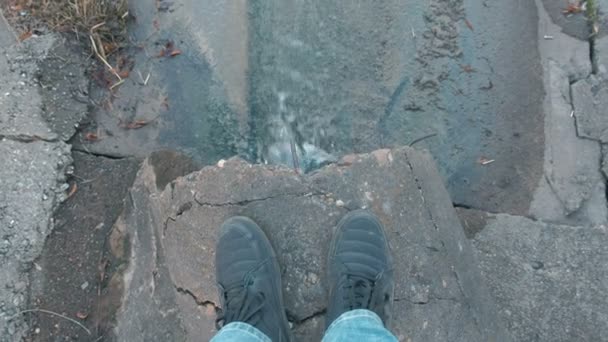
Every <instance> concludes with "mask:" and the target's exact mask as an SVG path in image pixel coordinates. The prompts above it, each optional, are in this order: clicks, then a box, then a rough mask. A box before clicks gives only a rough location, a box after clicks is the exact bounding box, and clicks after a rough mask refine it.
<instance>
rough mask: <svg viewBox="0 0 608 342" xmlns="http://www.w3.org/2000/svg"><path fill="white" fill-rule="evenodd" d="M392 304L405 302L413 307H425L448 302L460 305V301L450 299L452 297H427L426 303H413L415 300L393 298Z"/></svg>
mask: <svg viewBox="0 0 608 342" xmlns="http://www.w3.org/2000/svg"><path fill="white" fill-rule="evenodd" d="M393 301H394V302H401V301H405V302H409V303H411V304H414V305H427V304H430V303H432V302H434V301H438V302H439V301H448V302H452V303H458V304H462V302H461V301H459V300H458V299H457V298H452V297H435V296H429V297H428V300H427V301H415V300H411V299H410V298H408V297H399V298H395V299H394V300H393Z"/></svg>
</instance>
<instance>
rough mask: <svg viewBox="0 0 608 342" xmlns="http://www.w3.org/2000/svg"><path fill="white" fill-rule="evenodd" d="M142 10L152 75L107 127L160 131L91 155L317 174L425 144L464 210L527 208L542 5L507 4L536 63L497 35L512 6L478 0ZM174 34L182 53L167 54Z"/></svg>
mask: <svg viewBox="0 0 608 342" xmlns="http://www.w3.org/2000/svg"><path fill="white" fill-rule="evenodd" d="M469 2H470V3H469ZM157 3H160V4H161V6H160V7H159V9H157ZM131 6H132V7H133V8H132V10H131V11H132V14H133V15H134V16H135V17H136V21H135V23H134V24H133V27H132V29H131V32H132V35H133V40H134V41H135V42H136V43H138V44H139V46H140V47H141V46H143V49H142V48H139V49H137V50H136V51H134V54H135V56H136V57H135V69H136V71H138V72H141V73H142V74H143V76H144V77H145V76H146V75H147V74H148V73H150V74H151V75H152V76H151V78H150V81H149V82H147V84H146V86H142V84H141V82H133V83H132V84H126V85H124V86H122V87H121V90H120V92H121V94H122V96H120V98H119V99H117V100H116V101H115V106H114V108H115V111H114V112H113V113H110V114H111V115H110V114H107V113H106V114H103V113H100V114H99V115H98V117H97V119H98V121H99V122H100V123H101V125H102V126H104V127H111V126H112V125H115V121H116V116H119V117H127V118H138V117H141V116H145V117H156V116H159V120H158V124H157V125H155V126H153V127H149V128H147V129H148V130H147V131H144V130H140V131H133V132H126V133H124V132H123V133H121V132H118V131H117V130H113V131H112V133H113V137H114V138H113V139H107V140H106V141H100V142H99V143H97V144H96V145H95V146H91V147H90V148H93V149H98V151H99V152H106V153H107V152H116V153H118V154H120V153H121V149H126V152H125V154H128V153H129V152H132V151H141V152H142V153H141V154H142V155H145V153H147V152H148V150H154V149H158V148H162V147H170V148H176V149H180V150H182V151H185V152H186V153H188V154H190V155H191V156H193V157H195V158H196V159H198V160H199V161H201V162H202V163H204V164H211V163H215V162H216V161H217V160H218V159H221V158H227V157H230V156H232V155H235V154H239V155H241V156H243V157H245V158H247V159H249V160H251V161H253V162H267V163H280V164H285V165H287V166H289V167H297V168H300V169H302V170H304V171H311V170H314V169H315V168H317V167H320V166H322V165H324V164H326V163H329V162H332V161H335V160H336V159H337V158H339V157H340V156H342V155H344V154H347V153H358V152H369V151H372V150H374V149H378V148H384V147H392V146H397V145H408V144H411V143H412V142H416V147H419V148H427V149H429V150H430V151H431V153H432V154H433V156H434V157H435V159H436V160H437V163H438V165H439V168H440V170H441V172H442V174H443V176H444V178H445V181H446V185H447V187H448V189H449V190H450V192H451V195H452V198H453V199H454V201H455V202H457V203H460V204H463V205H467V206H473V207H478V208H483V209H486V210H490V211H499V209H501V211H507V212H514V213H523V212H525V211H526V210H527V203H528V202H529V198H530V197H531V192H532V189H533V188H534V187H535V186H536V182H537V179H538V176H539V175H540V172H541V170H542V158H532V157H531V156H542V150H543V138H542V137H543V134H542V128H543V126H542V111H541V110H540V104H541V99H542V94H541V93H540V92H541V91H540V90H539V89H542V86H541V83H540V80H541V75H540V71H537V70H540V68H539V67H538V65H537V64H538V59H537V58H536V57H535V56H536V54H537V51H536V52H535V49H536V46H535V39H536V26H535V25H536V20H535V15H536V14H535V12H534V6H532V7H530V6H516V7H513V8H508V10H509V11H515V12H517V13H515V14H516V15H517V16H519V17H521V18H524V19H522V22H523V23H530V25H528V26H526V25H527V24H526V25H524V24H522V25H520V26H521V27H517V30H521V32H517V34H518V35H519V36H520V37H522V38H525V39H523V40H518V42H519V43H518V44H519V45H521V46H522V48H525V49H529V51H530V53H529V54H528V55H527V56H523V55H522V54H518V53H517V51H516V50H515V49H509V48H508V44H510V43H508V40H506V38H507V37H502V36H501V34H502V33H501V32H502V31H500V32H499V31H496V30H495V29H494V28H493V25H494V24H493V22H500V21H501V20H504V19H501V17H500V15H499V14H498V13H499V12H500V11H497V12H496V13H497V14H496V17H491V16H487V15H486V16H483V15H481V12H480V10H479V8H480V7H479V5H478V4H475V3H474V2H473V1H469V0H429V1H426V2H421V1H414V0H384V1H355V0H352V1H338V0H324V1H302V0H266V1H245V0H215V1H210V0H204V1H200V0H181V1H176V2H167V1H164V0H163V1H159V2H157V1H156V0H141V1H137V2H132V4H131ZM501 6H505V7H509V6H510V5H504V4H503V5H501ZM505 10H507V9H505ZM515 14H514V15H515ZM511 17H512V16H511ZM528 19H529V20H528ZM472 23H474V24H472ZM474 25H475V26H476V27H475V26H474ZM484 27H485V28H484ZM503 31H504V30H503ZM511 31H512V30H511ZM512 33H513V32H506V33H505V34H512ZM497 37H499V38H500V40H499V41H496V38H497ZM503 38H504V39H503ZM167 41H173V42H174V43H175V45H176V47H177V48H179V49H180V50H181V51H182V54H181V55H179V56H177V57H174V58H157V57H156V55H157V54H158V52H157V51H158V50H160V49H161V48H162V47H163V45H164V44H165V43H166V42H167ZM500 42H503V43H500ZM504 42H507V43H504ZM501 44H506V45H504V46H506V47H505V48H504V49H503V48H502V46H503V45H501ZM524 45H525V46H524ZM528 45H529V46H528ZM516 65H517V66H518V68H519V69H518V68H516V67H515V66H516ZM520 70H521V71H520ZM163 99H168V103H169V105H168V106H166V107H167V108H165V109H161V108H162V103H163V102H164V101H165V100H163ZM424 137H426V138H425V139H423V140H420V138H424ZM480 160H494V162H493V163H492V164H491V165H488V166H486V165H481V163H480V162H479V161H480Z"/></svg>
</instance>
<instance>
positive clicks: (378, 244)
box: [325, 210, 394, 328]
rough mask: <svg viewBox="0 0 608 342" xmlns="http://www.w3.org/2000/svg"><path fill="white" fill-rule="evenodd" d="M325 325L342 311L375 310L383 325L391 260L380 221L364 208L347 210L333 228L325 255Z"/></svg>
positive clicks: (389, 300) (389, 306)
mask: <svg viewBox="0 0 608 342" xmlns="http://www.w3.org/2000/svg"><path fill="white" fill-rule="evenodd" d="M328 284H329V286H331V287H330V291H329V307H328V308H327V315H326V317H325V323H326V328H328V327H329V326H330V325H331V323H332V322H333V321H334V320H335V319H336V318H338V317H339V316H340V315H341V314H343V313H344V312H346V311H350V310H355V309H367V310H370V311H373V312H375V313H376V314H377V315H378V316H380V319H382V322H384V325H385V326H388V324H389V322H390V318H391V317H390V316H391V309H392V303H393V289H394V286H393V264H392V258H391V255H390V250H389V246H388V241H387V239H386V235H385V233H384V229H383V228H382V224H381V223H380V221H379V220H378V219H377V218H376V217H375V216H374V215H373V214H371V213H369V212H368V211H365V210H357V211H353V212H350V213H348V214H347V215H346V216H344V218H342V220H341V221H340V223H338V227H337V228H336V232H335V233H334V236H333V239H332V242H331V246H330V248H329V258H328Z"/></svg>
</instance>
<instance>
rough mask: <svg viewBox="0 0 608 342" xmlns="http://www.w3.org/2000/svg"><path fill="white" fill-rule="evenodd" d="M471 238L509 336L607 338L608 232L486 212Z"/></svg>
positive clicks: (521, 338)
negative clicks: (481, 224) (484, 220)
mask: <svg viewBox="0 0 608 342" xmlns="http://www.w3.org/2000/svg"><path fill="white" fill-rule="evenodd" d="M485 219H486V220H487V224H486V225H485V228H483V229H482V230H481V231H480V232H479V233H477V235H476V236H475V238H474V240H473V242H474V245H475V247H476V249H477V252H478V253H477V255H478V258H479V260H480V265H481V269H482V274H483V277H484V279H485V281H486V283H487V284H488V285H489V287H490V289H491V292H492V294H493V296H494V297H495V298H496V301H497V303H498V306H499V311H500V318H501V319H502V320H503V321H504V322H506V323H507V325H508V330H509V331H511V332H512V333H513V335H514V339H515V340H516V341H523V342H525V341H603V340H605V339H606V336H607V335H608V306H606V303H607V302H608V291H607V289H608V267H607V266H606V265H608V229H607V228H606V226H595V227H573V226H561V225H556V224H549V223H542V222H535V221H532V220H530V219H526V218H523V217H517V216H509V215H504V214H500V215H486V218H485Z"/></svg>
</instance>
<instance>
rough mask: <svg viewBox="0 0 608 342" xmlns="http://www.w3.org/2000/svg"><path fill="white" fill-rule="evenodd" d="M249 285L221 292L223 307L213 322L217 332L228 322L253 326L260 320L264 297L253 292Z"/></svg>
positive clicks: (259, 293)
mask: <svg viewBox="0 0 608 342" xmlns="http://www.w3.org/2000/svg"><path fill="white" fill-rule="evenodd" d="M249 285H250V284H249V283H247V284H245V285H243V284H237V285H234V286H231V287H229V288H227V289H225V290H224V291H223V296H224V299H225V307H224V308H223V309H222V310H221V313H220V314H219V316H218V318H217V319H216V320H215V327H216V328H217V329H218V330H219V329H220V328H221V327H220V323H221V325H222V326H224V325H226V324H228V323H230V322H245V323H249V324H251V325H253V326H255V325H256V324H257V323H258V322H259V321H260V319H261V315H260V313H261V311H262V308H263V307H264V303H265V299H266V298H265V297H264V294H263V293H262V292H253V291H251V289H250V288H249Z"/></svg>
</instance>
